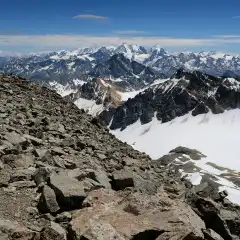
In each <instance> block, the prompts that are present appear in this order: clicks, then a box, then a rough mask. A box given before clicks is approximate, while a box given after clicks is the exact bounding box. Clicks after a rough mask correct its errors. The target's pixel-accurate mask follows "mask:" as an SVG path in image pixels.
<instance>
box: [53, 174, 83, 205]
mask: <svg viewBox="0 0 240 240" xmlns="http://www.w3.org/2000/svg"><path fill="white" fill-rule="evenodd" d="M50 186H51V188H52V189H53V190H54V192H55V194H56V196H57V200H58V202H59V204H60V205H61V208H63V209H77V208H80V207H81V203H82V201H83V200H84V199H85V197H86V193H85V191H84V186H83V183H82V182H80V181H78V180H76V179H74V178H70V177H69V176H68V175H67V173H65V172H60V173H58V174H56V173H53V174H51V176H50Z"/></svg>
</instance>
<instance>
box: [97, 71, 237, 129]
mask: <svg viewBox="0 0 240 240" xmlns="http://www.w3.org/2000/svg"><path fill="white" fill-rule="evenodd" d="M239 106H240V82H239V79H237V78H236V79H234V78H224V77H214V76H211V75H207V74H204V73H201V72H198V71H193V72H187V71H185V70H183V69H179V70H178V71H177V72H176V73H175V74H174V75H173V76H172V77H171V78H170V79H168V80H166V81H163V82H162V83H159V84H156V85H153V86H151V87H149V88H147V89H146V90H144V91H142V92H140V93H139V94H138V95H137V96H135V97H134V98H132V99H129V100H128V101H126V102H125V103H123V104H122V105H121V106H119V107H118V108H112V109H109V110H106V111H103V112H102V113H101V114H100V118H101V119H102V120H104V121H105V122H106V124H107V125H109V124H110V129H118V128H121V129H122V130H123V129H125V128H126V127H127V126H129V125H131V124H133V123H135V122H136V121H138V120H140V121H141V123H142V124H146V123H148V122H150V121H151V120H152V118H153V117H154V116H156V117H157V119H158V120H159V121H161V122H162V123H165V122H168V121H171V120H172V119H174V118H176V117H179V116H183V115H185V114H187V113H189V112H192V115H193V116H196V115H199V114H203V113H208V112H209V111H212V112H213V113H214V114H219V113H222V112H224V110H229V109H236V108H239Z"/></svg>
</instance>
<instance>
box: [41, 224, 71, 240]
mask: <svg viewBox="0 0 240 240" xmlns="http://www.w3.org/2000/svg"><path fill="white" fill-rule="evenodd" d="M41 239H44V240H67V234H66V231H65V230H64V229H63V228H62V227H61V226H60V225H59V224H57V223H55V222H51V224H50V226H49V227H46V228H45V229H44V230H43V232H42V233H41Z"/></svg>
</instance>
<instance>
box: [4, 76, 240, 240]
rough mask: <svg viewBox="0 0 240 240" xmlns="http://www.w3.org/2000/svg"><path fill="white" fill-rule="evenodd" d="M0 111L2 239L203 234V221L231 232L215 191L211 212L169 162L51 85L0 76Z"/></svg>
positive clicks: (235, 217)
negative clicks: (119, 135)
mask: <svg viewBox="0 0 240 240" xmlns="http://www.w3.org/2000/svg"><path fill="white" fill-rule="evenodd" d="M2 113H4V115H3V114H2ZM0 114H2V115H1V118H0V121H1V123H0V125H1V126H0V173H1V175H0V183H1V184H0V203H1V204H0V237H1V238H3V239H29V240H36V239H63V240H66V239H69V240H75V239H89V240H90V239H91V240H95V239H99V236H102V239H113V238H115V239H119V240H120V239H121V240H123V239H124V240H125V239H126V240H130V239H142V238H149V239H154V238H156V237H158V238H159V237H160V238H163V239H171V238H175V237H177V238H178V239H200V240H203V239H204V232H203V230H207V229H206V224H208V228H211V229H212V230H214V231H215V232H216V233H217V234H219V235H220V236H221V237H222V238H224V239H225V238H226V237H227V238H226V239H234V238H233V237H234V235H236V236H238V237H239V236H240V235H239V221H240V220H239V219H240V218H239V216H240V213H239V209H238V208H237V207H236V206H234V205H232V204H231V203H228V204H227V207H226V206H224V199H222V198H220V200H219V199H218V203H217V204H218V209H217V210H216V211H215V210H214V211H215V212H214V211H213V210H212V208H211V207H208V206H207V207H205V208H203V207H202V205H201V206H200V205H199V204H198V202H199V201H203V200H204V201H208V200H206V199H205V197H202V196H199V195H198V194H197V193H196V191H194V189H192V186H188V185H187V181H185V180H181V179H180V176H178V174H176V173H175V172H173V171H172V169H167V168H166V167H164V164H162V162H160V163H159V162H158V163H153V162H152V161H151V159H150V158H149V157H148V156H147V155H146V154H144V153H140V152H138V151H135V150H134V149H133V148H132V147H130V146H128V145H127V144H125V143H122V142H120V141H119V140H117V139H116V138H115V137H114V136H113V135H111V134H109V132H108V129H107V128H106V127H103V126H102V125H99V124H98V121H97V120H95V119H93V118H92V117H90V116H88V115H86V114H85V113H84V112H83V111H81V110H79V109H78V108H77V107H76V106H75V105H74V104H72V103H70V102H68V101H65V100H64V99H63V98H61V97H60V96H59V95H58V94H56V93H55V92H53V91H51V90H50V89H48V88H46V87H40V86H39V85H37V84H34V83H31V82H28V81H26V80H24V79H21V78H17V77H14V76H5V75H3V76H0ZM173 151H174V154H176V155H178V156H179V154H182V153H183V154H185V153H188V154H190V155H191V156H193V157H195V158H197V157H198V156H199V155H200V153H199V152H198V151H197V150H189V149H186V148H183V147H179V148H176V149H175V150H173ZM225 195H226V194H225ZM221 196H223V195H222V193H221ZM202 199H203V200H202ZM225 204H226V202H225ZM190 206H191V207H192V208H193V209H194V211H195V212H194V211H193V210H192V209H191V207H190ZM204 206H205V205H204ZM226 211H227V212H226ZM209 212H211V213H212V212H213V215H211V217H212V216H214V217H216V216H217V217H218V218H217V219H218V220H219V222H216V221H215V223H212V224H210V223H209V222H208V220H207V216H208V213H209ZM130 225H131V228H129V226H130ZM219 226H221V227H223V229H222V228H221V229H222V230H219ZM205 235H206V233H205Z"/></svg>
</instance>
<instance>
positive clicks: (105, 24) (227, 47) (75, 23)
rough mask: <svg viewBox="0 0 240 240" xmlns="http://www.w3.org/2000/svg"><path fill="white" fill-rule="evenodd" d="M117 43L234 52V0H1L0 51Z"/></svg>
mask: <svg viewBox="0 0 240 240" xmlns="http://www.w3.org/2000/svg"><path fill="white" fill-rule="evenodd" d="M122 42H126V43H137V44H142V45H145V46H150V45H156V44H159V45H160V46H163V47H164V48H167V49H169V50H173V51H174V50H177V51H178V50H189V51H190V50H194V51H201V50H218V51H225V52H234V53H240V1H239V0H201V1H195V0H147V1H146V0H140V1H139V0H121V1H114V0H102V1H100V0H87V1H85V0H68V1H66V0H41V1H38V0H21V1H20V0H1V8H0V50H2V51H4V52H39V51H49V50H60V49H74V48H79V47H85V46H89V45H94V46H99V45H109V44H111V45H116V44H121V43H122Z"/></svg>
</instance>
